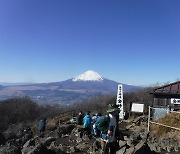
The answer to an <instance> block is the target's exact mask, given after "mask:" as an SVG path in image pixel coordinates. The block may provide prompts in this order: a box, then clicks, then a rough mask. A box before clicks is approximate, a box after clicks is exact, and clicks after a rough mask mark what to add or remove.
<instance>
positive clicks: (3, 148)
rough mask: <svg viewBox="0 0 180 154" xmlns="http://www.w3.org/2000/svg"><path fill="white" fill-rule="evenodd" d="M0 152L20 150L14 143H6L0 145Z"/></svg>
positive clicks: (11, 153)
mask: <svg viewBox="0 0 180 154" xmlns="http://www.w3.org/2000/svg"><path fill="white" fill-rule="evenodd" d="M0 154H21V150H20V148H19V147H16V146H14V145H6V146H1V147H0Z"/></svg>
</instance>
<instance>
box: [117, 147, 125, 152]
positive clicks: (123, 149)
mask: <svg viewBox="0 0 180 154" xmlns="http://www.w3.org/2000/svg"><path fill="white" fill-rule="evenodd" d="M125 150H126V147H123V148H121V149H120V150H118V151H116V154H124V153H125Z"/></svg>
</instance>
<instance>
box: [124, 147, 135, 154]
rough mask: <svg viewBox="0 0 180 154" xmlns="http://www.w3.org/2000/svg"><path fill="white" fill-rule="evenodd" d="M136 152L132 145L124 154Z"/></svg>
mask: <svg viewBox="0 0 180 154" xmlns="http://www.w3.org/2000/svg"><path fill="white" fill-rule="evenodd" d="M133 153H134V146H132V147H130V148H129V149H126V152H125V153H124V154H133Z"/></svg>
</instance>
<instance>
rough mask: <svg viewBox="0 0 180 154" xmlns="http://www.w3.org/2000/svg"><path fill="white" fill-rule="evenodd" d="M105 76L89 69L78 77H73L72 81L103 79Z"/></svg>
mask: <svg viewBox="0 0 180 154" xmlns="http://www.w3.org/2000/svg"><path fill="white" fill-rule="evenodd" d="M102 80H103V78H102V77H101V75H99V74H98V73H97V72H95V71H92V70H88V71H86V72H84V73H83V74H80V75H78V76H77V77H75V78H73V79H72V81H74V82H75V81H102Z"/></svg>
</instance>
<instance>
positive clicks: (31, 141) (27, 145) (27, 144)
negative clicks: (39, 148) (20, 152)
mask: <svg viewBox="0 0 180 154" xmlns="http://www.w3.org/2000/svg"><path fill="white" fill-rule="evenodd" d="M30 146H35V140H34V139H30V140H28V141H27V142H26V143H25V144H24V145H23V148H28V147H30Z"/></svg>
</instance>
